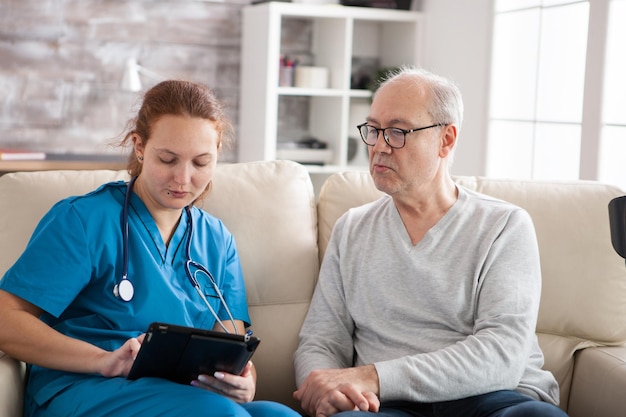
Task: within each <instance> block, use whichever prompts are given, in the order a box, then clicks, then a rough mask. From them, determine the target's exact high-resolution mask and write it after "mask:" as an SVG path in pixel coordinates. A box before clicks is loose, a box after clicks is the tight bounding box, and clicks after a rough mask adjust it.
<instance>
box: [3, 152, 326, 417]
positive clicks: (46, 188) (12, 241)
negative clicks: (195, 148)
mask: <svg viewBox="0 0 626 417" xmlns="http://www.w3.org/2000/svg"><path fill="white" fill-rule="evenodd" d="M127 178H128V176H127V173H126V172H125V171H46V172H30V173H27V172H22V173H12V174H6V175H4V176H2V177H0V196H2V198H0V236H1V238H0V277H1V276H2V275H4V272H5V271H6V270H7V269H8V268H9V267H10V266H11V265H12V264H13V262H14V261H15V260H16V259H17V257H18V256H19V255H20V253H21V252H22V250H23V249H24V247H25V246H26V243H27V241H28V239H29V238H30V234H31V233H32V231H33V229H34V227H35V225H36V224H37V222H38V221H39V219H40V218H41V217H42V216H43V215H44V213H45V212H46V211H47V210H48V209H49V208H50V207H51V206H52V205H53V204H54V203H55V202H56V201H58V200H60V199H62V198H64V197H67V196H70V195H76V194H83V193H86V192H88V191H90V190H93V189H95V188H97V187H98V186H99V185H100V184H102V183H105V182H108V181H115V180H118V179H127ZM7 196H11V198H6V197H7ZM203 208H205V209H206V210H207V211H208V212H210V213H212V214H214V215H215V216H217V217H219V218H220V219H222V220H223V222H224V224H225V225H226V227H227V228H228V229H229V230H230V231H231V232H232V233H233V235H234V236H235V240H236V243H237V247H238V249H239V254H240V258H241V262H242V267H243V272H244V276H245V282H246V290H247V294H248V303H249V306H250V315H251V319H252V323H253V329H254V332H255V335H257V336H258V337H260V338H261V345H260V346H259V349H258V351H257V352H256V353H255V356H254V358H253V362H255V364H256V367H257V370H258V388H257V397H256V398H257V399H267V398H272V399H274V400H279V401H282V402H284V403H287V404H291V405H295V401H294V400H293V399H292V397H291V394H292V392H293V391H294V390H295V379H294V371H293V361H292V359H291V357H292V355H293V352H294V351H295V349H296V346H297V343H298V340H297V336H298V331H299V329H300V325H301V324H302V321H303V320H304V315H305V314H306V311H307V309H308V306H309V301H310V299H311V296H312V293H313V288H314V285H315V282H316V277H317V273H318V270H319V261H318V251H317V212H316V207H315V196H314V193H313V185H312V183H311V181H310V178H309V175H308V172H307V171H306V169H305V168H304V167H303V166H301V165H299V164H296V163H294V162H290V161H267V162H250V163H242V164H223V165H222V164H220V165H219V166H218V167H217V170H216V172H215V177H214V180H213V190H212V192H211V194H209V196H208V197H207V198H206V199H205V201H204V202H203ZM2 366H4V363H2ZM7 366H12V365H11V364H10V362H7ZM0 415H2V413H0ZM5 415H6V414H5ZM9 415H10V414H9Z"/></svg>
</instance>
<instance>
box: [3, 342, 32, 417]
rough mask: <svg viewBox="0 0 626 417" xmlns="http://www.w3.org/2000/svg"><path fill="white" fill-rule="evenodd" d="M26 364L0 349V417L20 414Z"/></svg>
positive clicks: (12, 416) (11, 416)
mask: <svg viewBox="0 0 626 417" xmlns="http://www.w3.org/2000/svg"><path fill="white" fill-rule="evenodd" d="M25 373H26V366H25V365H24V363H22V362H19V361H17V360H15V359H13V358H11V357H10V356H8V355H6V354H5V353H4V352H2V351H0V417H16V416H21V415H22V400H23V396H24V375H25Z"/></svg>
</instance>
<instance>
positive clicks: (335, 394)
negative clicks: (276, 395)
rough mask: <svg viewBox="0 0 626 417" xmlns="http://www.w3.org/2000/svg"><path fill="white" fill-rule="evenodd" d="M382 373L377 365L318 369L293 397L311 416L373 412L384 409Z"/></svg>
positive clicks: (325, 416)
mask: <svg viewBox="0 0 626 417" xmlns="http://www.w3.org/2000/svg"><path fill="white" fill-rule="evenodd" d="M377 394H378V374H377V373H376V369H375V368H374V365H366V366H360V367H356V368H346V369H318V370H315V371H313V372H311V373H310V374H309V376H308V377H307V378H306V379H305V380H304V382H303V383H302V384H301V385H300V387H299V388H298V390H297V391H296V392H294V394H293V396H294V398H295V399H296V400H298V401H300V405H301V407H302V409H303V410H304V411H306V412H307V413H308V414H309V415H310V416H315V417H328V416H331V415H333V414H335V413H338V412H340V411H351V410H360V411H373V412H377V411H378V409H379V407H380V400H379V399H378V395H377Z"/></svg>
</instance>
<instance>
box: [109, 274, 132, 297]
mask: <svg viewBox="0 0 626 417" xmlns="http://www.w3.org/2000/svg"><path fill="white" fill-rule="evenodd" d="M113 294H115V296H116V297H118V298H120V299H122V301H130V300H132V299H133V295H135V288H134V287H133V283H132V282H130V281H129V280H128V279H126V278H123V279H122V280H121V281H120V283H119V284H116V285H115V287H113Z"/></svg>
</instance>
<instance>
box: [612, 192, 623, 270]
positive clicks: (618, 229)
mask: <svg viewBox="0 0 626 417" xmlns="http://www.w3.org/2000/svg"><path fill="white" fill-rule="evenodd" d="M609 225H610V227H611V243H612V244H613V249H615V252H617V253H618V254H619V256H621V257H622V258H624V259H626V196H622V197H617V198H614V199H613V200H611V201H610V202H609Z"/></svg>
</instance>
